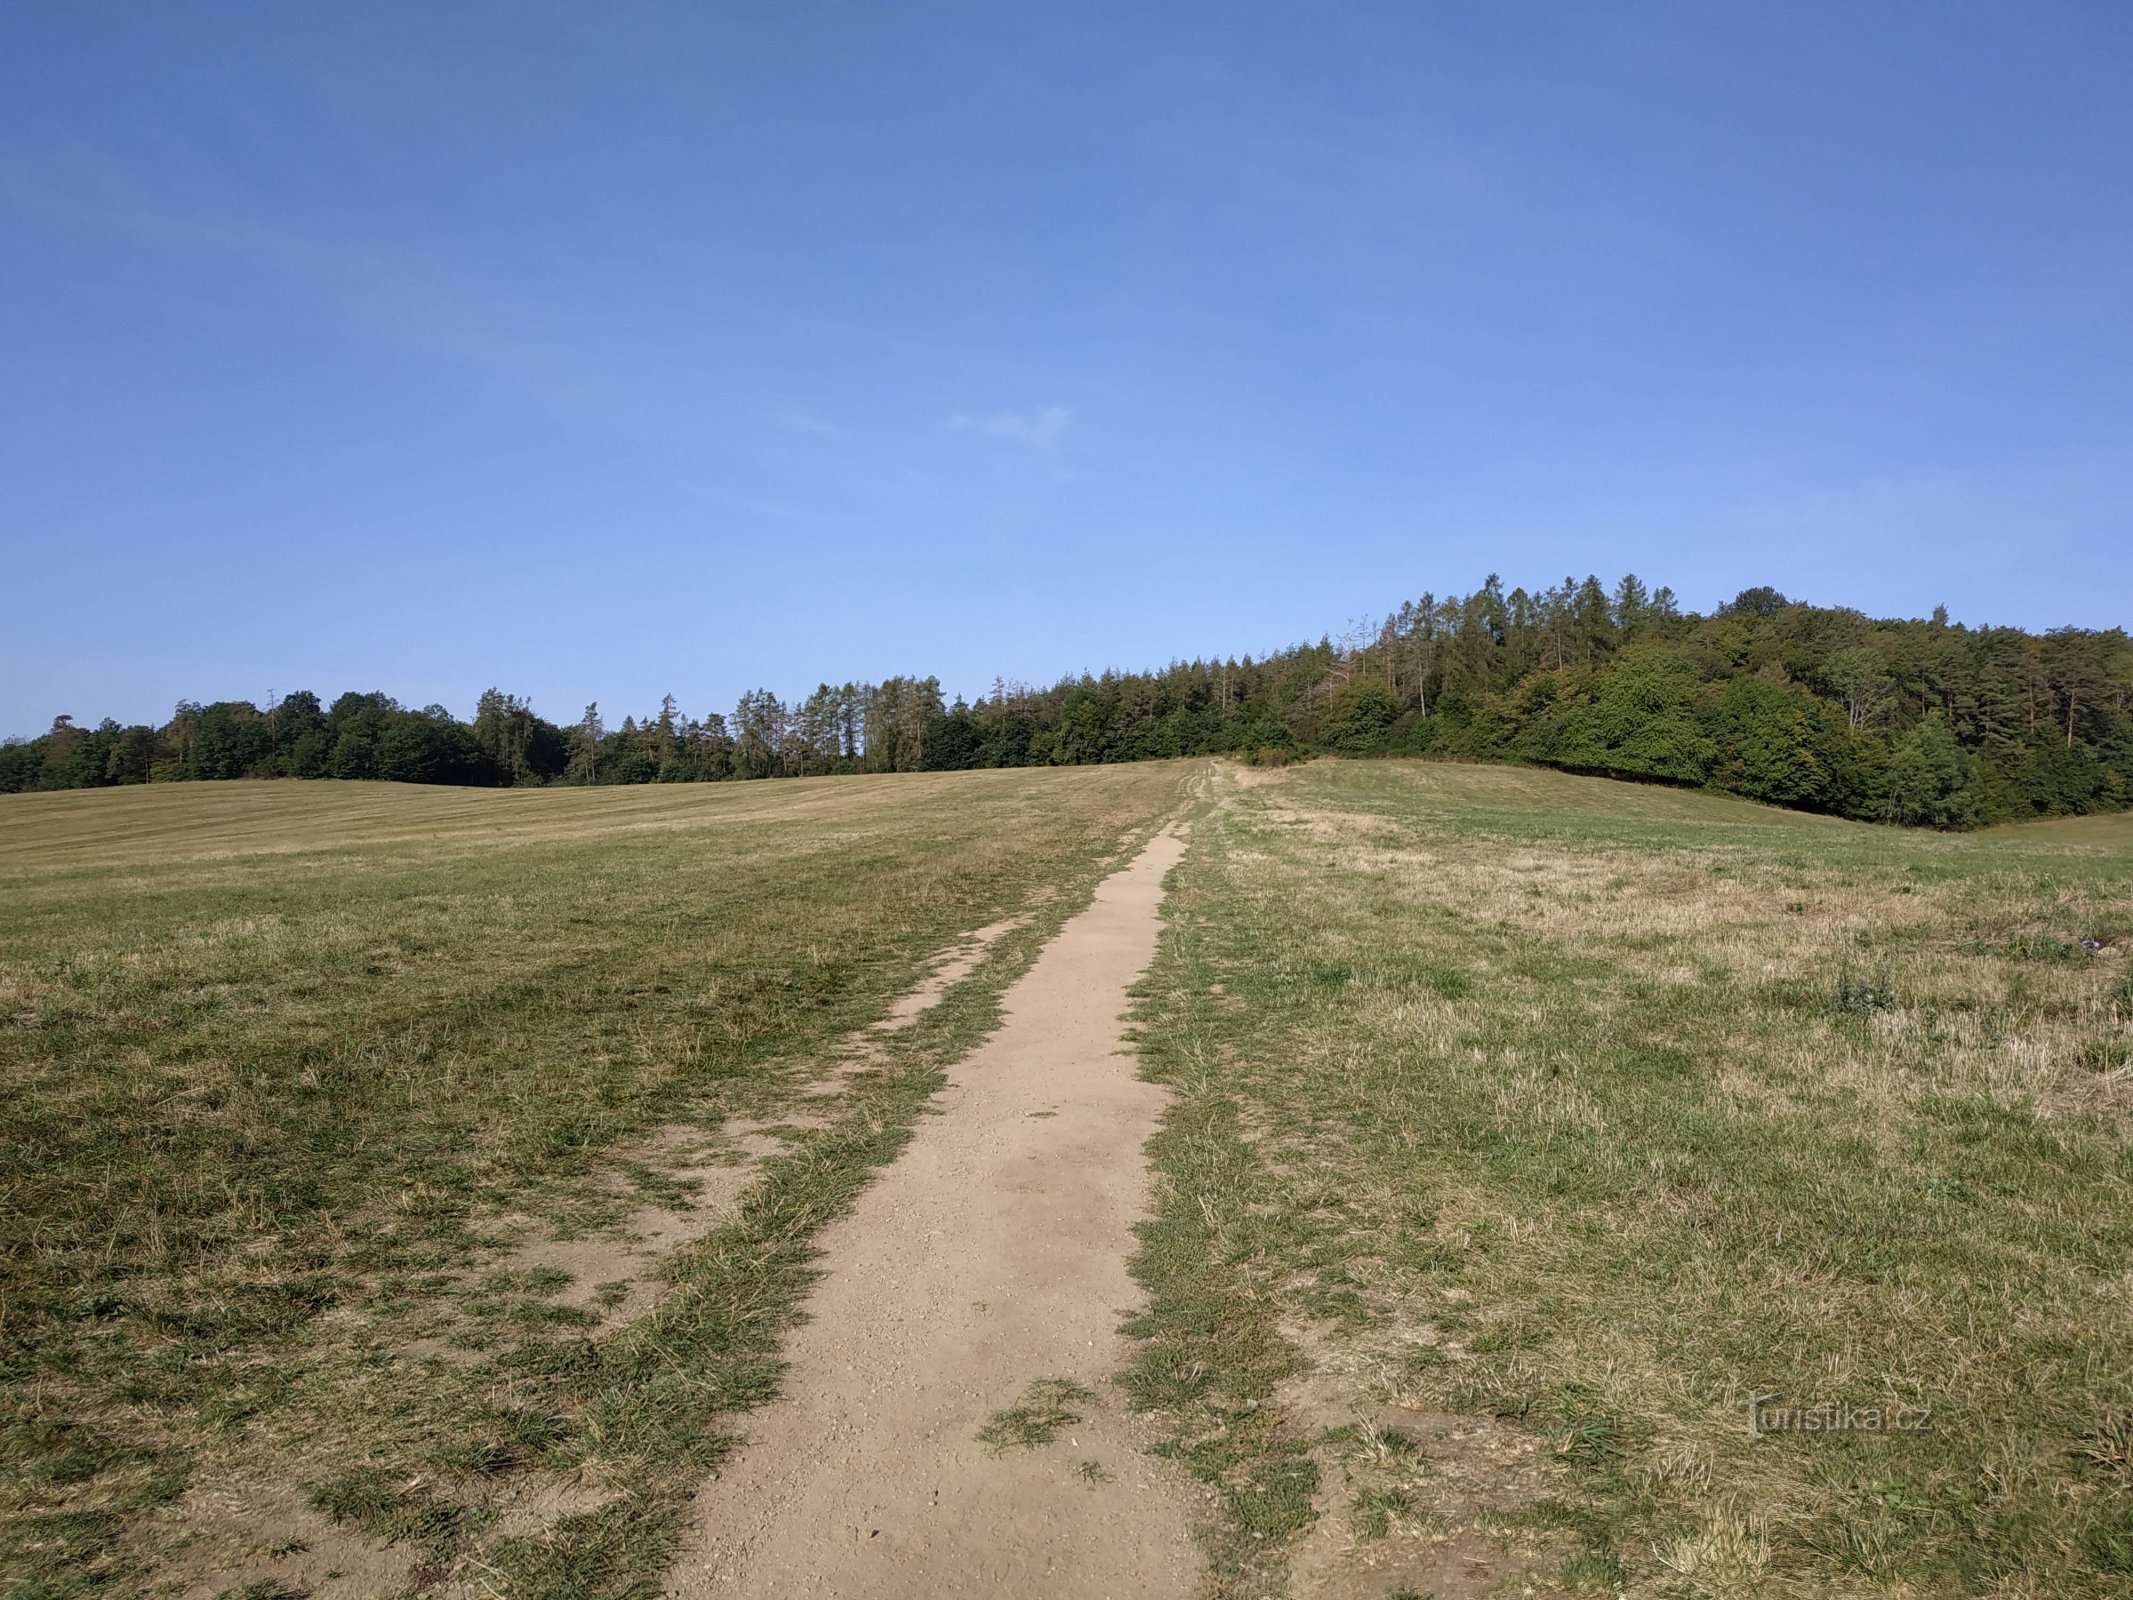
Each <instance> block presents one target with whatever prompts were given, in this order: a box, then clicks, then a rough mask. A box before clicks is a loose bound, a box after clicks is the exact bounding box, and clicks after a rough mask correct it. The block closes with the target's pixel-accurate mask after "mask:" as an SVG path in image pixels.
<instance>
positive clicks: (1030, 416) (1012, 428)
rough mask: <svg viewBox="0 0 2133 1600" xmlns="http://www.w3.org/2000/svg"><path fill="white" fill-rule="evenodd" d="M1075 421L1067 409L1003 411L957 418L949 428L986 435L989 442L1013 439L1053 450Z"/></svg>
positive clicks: (1042, 448) (951, 421)
mask: <svg viewBox="0 0 2133 1600" xmlns="http://www.w3.org/2000/svg"><path fill="white" fill-rule="evenodd" d="M1073 420H1074V419H1073V418H1072V416H1070V415H1069V414H1068V412H1067V408H1066V407H1065V406H1046V407H1044V408H1043V409H1042V410H1041V411H1032V412H1028V413H1024V412H1020V411H1003V412H1001V413H1000V414H999V415H998V416H993V417H971V416H960V415H959V416H953V417H950V418H949V419H948V426H949V427H951V428H954V429H955V430H957V431H958V432H960V433H982V434H984V435H985V436H986V437H987V438H988V439H1011V440H1013V441H1014V442H1015V443H1016V444H1028V445H1035V446H1036V447H1037V448H1038V449H1040V450H1049V449H1051V448H1052V446H1053V445H1055V444H1057V443H1058V442H1059V441H1060V440H1061V439H1062V438H1064V437H1065V435H1066V431H1067V426H1068V424H1069V423H1071V422H1072V421H1073Z"/></svg>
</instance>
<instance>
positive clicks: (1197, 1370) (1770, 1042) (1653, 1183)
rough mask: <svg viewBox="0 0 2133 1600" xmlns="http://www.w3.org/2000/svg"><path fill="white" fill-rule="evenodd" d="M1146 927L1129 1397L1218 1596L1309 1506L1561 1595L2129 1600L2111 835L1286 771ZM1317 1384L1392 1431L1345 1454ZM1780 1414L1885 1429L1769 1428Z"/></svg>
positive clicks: (2127, 868)
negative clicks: (1162, 1436)
mask: <svg viewBox="0 0 2133 1600" xmlns="http://www.w3.org/2000/svg"><path fill="white" fill-rule="evenodd" d="M1169 913H1170V917H1171V925H1170V929H1169V932H1168V934H1167V935H1166V939H1165V943H1164V948H1163V951H1162V954H1161V955H1160V957H1159V959H1158V963H1157V966H1156V968H1155V969H1154V971H1153V972H1152V973H1151V975H1150V978H1149V980H1148V981H1147V983H1146V984H1145V985H1144V988H1143V996H1144V998H1143V1001H1142V1012H1141V1021H1142V1024H1143V1027H1144V1048H1145V1050H1146V1052H1147V1058H1148V1060H1149V1063H1150V1070H1151V1071H1152V1072H1153V1073H1154V1075H1155V1076H1157V1077H1158V1078H1160V1079H1161V1080H1162V1081H1164V1082H1166V1083H1168V1084H1170V1085H1172V1086H1173V1087H1174V1088H1175V1090H1176V1091H1177V1094H1178V1099H1177V1101H1176V1103H1175V1105H1174V1108H1173V1110H1172V1111H1171V1113H1170V1114H1169V1116H1168V1118H1167V1120H1166V1123H1165V1125H1164V1129H1163V1132H1162V1133H1161V1135H1160V1136H1159V1138H1158V1140H1157V1142H1156V1145H1155V1147H1154V1154H1155V1158H1156V1161H1157V1165H1158V1169H1159V1172H1160V1174H1161V1180H1162V1181H1161V1184H1160V1186H1159V1206H1158V1209H1157V1212H1156V1214H1155V1215H1154V1216H1153V1217H1152V1218H1151V1219H1150V1221H1149V1222H1148V1223H1147V1224H1146V1225H1145V1226H1144V1228H1143V1236H1142V1248H1141V1252H1140V1255H1139V1258H1138V1261H1137V1271H1138V1272H1139V1274H1140V1276H1141V1277H1142V1279H1143V1281H1144V1282H1145V1283H1146V1284H1147V1285H1148V1287H1149V1289H1150V1291H1151V1306H1150V1310H1149V1312H1148V1314H1147V1315H1146V1316H1145V1317H1144V1318H1143V1319H1142V1320H1141V1321H1140V1322H1139V1323H1138V1324H1137V1325H1136V1327H1135V1329H1134V1331H1135V1332H1136V1333H1137V1334H1138V1335H1139V1336H1140V1337H1141V1339H1142V1341H1143V1342H1142V1345H1141V1355H1140V1357H1139V1359H1138V1360H1137V1362H1136V1364H1135V1366H1134V1367H1133V1369H1132V1370H1131V1371H1130V1372H1129V1373H1128V1374H1127V1382H1128V1384H1129V1387H1130V1388H1131V1390H1132V1392H1133V1393H1134V1395H1135V1397H1136V1398H1137V1400H1138V1401H1139V1402H1140V1403H1141V1404H1142V1405H1144V1406H1146V1407H1148V1408H1151V1409H1153V1410H1156V1411H1157V1412H1159V1413H1160V1414H1161V1415H1162V1417H1163V1419H1164V1420H1165V1422H1166V1424H1167V1426H1168V1429H1169V1432H1170V1439H1171V1442H1170V1444H1169V1446H1168V1448H1169V1449H1170V1450H1171V1451H1172V1452H1173V1453H1174V1454H1176V1455H1177V1457H1178V1458H1179V1459H1180V1460H1182V1461H1183V1462H1185V1463H1186V1464H1187V1465H1188V1466H1189V1467H1190V1468H1192V1469H1193V1470H1194V1471H1196V1472H1197V1473H1198V1474H1199V1475H1200V1476H1202V1477H1203V1478H1205V1479H1206V1480H1207V1481H1209V1482H1210V1483H1212V1484H1214V1485H1216V1486H1217V1487H1218V1488H1219V1490H1220V1491H1221V1492H1222V1498H1223V1500H1224V1502H1225V1504H1226V1505H1227V1507H1228V1517H1227V1524H1226V1531H1225V1532H1224V1533H1223V1534H1222V1535H1221V1536H1220V1537H1219V1538H1218V1539H1217V1541H1216V1548H1215V1556H1216V1581H1217V1587H1218V1589H1219V1590H1220V1591H1221V1592H1223V1593H1227V1594H1248V1593H1258V1592H1270V1591H1274V1590H1278V1589H1279V1587H1280V1585H1281V1583H1282V1573H1283V1569H1284V1565H1285V1563H1286V1561H1287V1559H1288V1557H1289V1554H1290V1553H1291V1552H1292V1551H1293V1550H1295V1549H1296V1548H1298V1547H1299V1546H1298V1541H1299V1540H1300V1539H1301V1537H1302V1536H1303V1535H1304V1534H1305V1532H1306V1531H1307V1530H1308V1529H1310V1528H1311V1527H1312V1526H1313V1524H1314V1521H1315V1519H1316V1518H1317V1517H1318V1516H1319V1515H1322V1514H1324V1515H1337V1516H1342V1517H1343V1518H1344V1519H1345V1520H1347V1521H1348V1523H1349V1525H1350V1532H1351V1536H1352V1537H1354V1538H1357V1539H1360V1540H1362V1541H1363V1542H1364V1543H1365V1544H1367V1545H1368V1547H1369V1548H1370V1549H1371V1550H1373V1551H1383V1550H1385V1549H1387V1548H1388V1547H1396V1546H1399V1545H1400V1544H1401V1541H1403V1540H1407V1541H1410V1542H1411V1543H1412V1545H1413V1547H1414V1548H1416V1549H1421V1548H1423V1547H1424V1546H1425V1545H1426V1544H1427V1542H1428V1541H1430V1540H1432V1539H1444V1538H1454V1539H1471V1540H1476V1541H1484V1542H1485V1543H1486V1544H1487V1545H1488V1546H1489V1547H1490V1548H1493V1549H1494V1550H1496V1551H1497V1552H1499V1553H1500V1554H1501V1555H1502V1557H1503V1559H1504V1560H1506V1561H1510V1562H1514V1563H1515V1562H1525V1563H1528V1564H1529V1565H1531V1564H1535V1563H1540V1564H1543V1565H1542V1566H1541V1567H1540V1568H1538V1569H1537V1570H1538V1572H1539V1576H1538V1578H1537V1579H1536V1581H1541V1582H1544V1583H1546V1584H1552V1585H1554V1586H1555V1587H1557V1588H1559V1589H1561V1590H1564V1591H1569V1592H1591V1593H1605V1594H1615V1593H1627V1594H1633V1595H1667V1596H1689V1595H1717V1594H1740V1595H1757V1596H1761V1595H1771V1596H1798V1597H1807V1596H1817V1597H1819V1596H1831V1595H1839V1596H1842V1595H1869V1594H1873V1595H1885V1594H1889V1593H1913V1594H1936V1595H1940V1594H1949V1595H1958V1594H1977V1595H2002V1596H2015V1595H2022V1596H2029V1595H2036V1596H2044V1595H2052V1596H2068V1597H2085V1596H2104V1595H2117V1594H2125V1593H2127V1592H2129V1588H2133V1553H2129V1552H2133V1518H2129V1516H2128V1514H2127V1512H2126V1509H2125V1508H2126V1506H2127V1504H2128V1501H2127V1498H2126V1497H2127V1494H2128V1491H2129V1489H2133V1468H2129V1467H2128V1465H2127V1461H2128V1456H2127V1452H2126V1444H2125V1441H2126V1439H2127V1438H2128V1437H2129V1436H2133V1435H2129V1428H2133V1424H2129V1423H2128V1421H2127V1418H2128V1416H2129V1401H2133V1291H2129V1288H2128V1285H2129V1283H2133V1279H2129V1278H2128V1276H2127V1270H2126V1263H2127V1261H2128V1260H2129V1259H2133V1139H2129V1135H2128V1116H2129V1114H2133V1004H2128V1003H2126V1002H2125V1001H2124V999H2123V996H2124V995H2125V994H2126V993H2128V992H2133V988H2129V985H2128V978H2127V974H2128V971H2129V957H2133V835H2129V834H2128V833H2127V831H2126V826H2125V823H2124V819H2122V818H2101V819H2094V820H2093V821H2083V822H2061V823H2055V824H2050V825H2044V826H2037V827H2028V828H2021V829H2006V830H1998V831H1994V832H1989V833H1985V834H1978V835H1970V836H1958V837H1948V836H1939V835H1926V834H1916V833H1903V832H1897V831H1895V830H1890V829H1879V828H1871V827H1865V826H1858V825H1852V824H1845V823H1838V822H1831V821H1826V820H1821V819H1815V818H1809V817H1802V816H1798V815H1793V814H1788V813H1783V812H1776V811H1770V810H1766V809H1763V808H1760V807H1757V806H1753V805H1750V804H1747V803H1744V802H1739V801H1734V800H1729V799H1723V798H1718V797H1713V796H1706V795H1697V794H1688V793H1682V792H1678V791H1670V790H1663V789H1655V788H1647V787H1640V786H1631V785H1622V784H1610V783H1605V782H1602V781H1599V780H1587V779H1577V778H1570V777H1566V776H1562V775H1556V774H1548V773H1541V772H1530V771H1517V770H1507V769H1502V768H1481V767H1461V766H1453V765H1440V764H1422V763H1412V762H1372V763H1328V762H1320V763H1314V764H1312V765H1310V766H1307V767H1304V768H1301V769H1296V770H1294V771H1292V772H1291V773H1289V774H1288V775H1287V776H1286V779H1285V781H1282V782H1280V783H1278V784H1274V785H1272V786H1255V787H1250V788H1247V789H1246V790H1244V791H1243V792H1242V793H1241V794H1240V795H1238V796H1237V797H1236V798H1235V799H1234V800H1232V801H1231V802H1230V803H1229V804H1227V805H1225V806H1224V807H1223V808H1221V809H1220V810H1218V811H1217V812H1216V813H1215V814H1214V815H1212V816H1210V817H1208V818H1206V819H1204V820H1203V821H1202V822H1201V823H1200V824H1199V826H1198V828H1197V830H1196V832H1195V835H1194V839H1193V848H1192V851H1191V853H1190V855H1189V856H1188V858H1187V860H1186V862H1185V863H1184V864H1183V865H1182V866H1181V868H1180V869H1179V871H1178V872H1177V874H1176V875H1175V877H1174V878H1173V881H1172V894H1171V900H1170V905H1169ZM2084 941H2095V943H2096V944H2097V945H2098V946H2100V948H2099V949H2095V950H2091V949H2088V948H2085V947H2084ZM1329 1385H1331V1386H1333V1387H1334V1388H1337V1389H1340V1390H1342V1391H1343V1392H1344V1393H1345V1395H1346V1396H1347V1399H1348V1401H1349V1402H1350V1403H1351V1404H1352V1405H1353V1407H1354V1408H1355V1410H1356V1412H1357V1414H1358V1415H1369V1414H1373V1413H1376V1414H1382V1415H1385V1416H1404V1417H1412V1418H1415V1419H1418V1425H1420V1424H1423V1423H1426V1424H1428V1425H1429V1426H1430V1427H1431V1428H1433V1429H1434V1430H1435V1431H1434V1432H1432V1433H1429V1434H1428V1437H1427V1438H1425V1439H1424V1441H1423V1443H1422V1444H1421V1445H1420V1447H1419V1448H1417V1449H1415V1450H1406V1449H1373V1450H1371V1451H1367V1452H1358V1451H1357V1450H1356V1449H1354V1448H1353V1447H1352V1444H1349V1443H1346V1442H1344V1441H1346V1440H1348V1439H1349V1437H1350V1436H1349V1435H1347V1434H1345V1433H1342V1432H1340V1431H1339V1430H1336V1432H1335V1433H1334V1434H1332V1435H1326V1434H1324V1433H1323V1432H1322V1430H1321V1427H1320V1425H1319V1423H1318V1422H1317V1421H1315V1420H1314V1417H1313V1409H1314V1407H1322V1405H1323V1395H1324V1392H1325V1390H1326V1389H1327V1386H1329ZM1757 1396H1763V1397H1767V1398H1766V1399H1765V1400H1764V1401H1763V1409H1762V1411H1761V1412H1759V1416H1760V1417H1761V1418H1762V1419H1763V1420H1764V1422H1765V1426H1764V1427H1763V1428H1762V1429H1761V1436H1760V1437H1758V1436H1755V1435H1753V1434H1751V1431H1750V1428H1749V1418H1748V1411H1747V1409H1746V1405H1747V1402H1749V1401H1750V1400H1752V1399H1753V1398H1754V1397H1757ZM1306 1397H1312V1398H1309V1399H1307V1398H1306ZM1824 1405H1828V1406H1834V1407H1838V1408H1849V1410H1848V1412H1846V1411H1840V1412H1838V1413H1833V1414H1836V1415H1843V1416H1848V1417H1849V1418H1850V1420H1851V1421H1852V1422H1853V1423H1854V1424H1857V1423H1858V1420H1859V1418H1860V1416H1861V1415H1862V1414H1864V1413H1868V1412H1875V1413H1878V1416H1879V1420H1880V1422H1881V1426H1882V1431H1878V1432H1875V1431H1864V1430H1862V1429H1860V1428H1858V1427H1856V1426H1855V1427H1854V1428H1853V1431H1846V1432H1830V1431H1807V1429H1806V1428H1805V1427H1801V1426H1795V1427H1793V1428H1791V1429H1784V1428H1780V1427H1777V1426H1775V1425H1774V1424H1776V1423H1781V1422H1783V1421H1784V1420H1786V1414H1787V1413H1802V1412H1812V1411H1813V1408H1816V1407H1820V1406H1824ZM1813 1414H1814V1415H1818V1416H1819V1415H1823V1414H1822V1413H1813ZM1899 1416H1901V1417H1902V1418H1903V1419H1904V1421H1905V1424H1906V1425H1905V1426H1903V1427H1901V1428H1899V1426H1898V1425H1897V1422H1896V1419H1897V1418H1898V1417H1899ZM1920 1418H1923V1419H1924V1421H1923V1424H1922V1425H1917V1426H1912V1424H1917V1423H1918V1421H1919V1419H1920ZM1432 1440H1434V1441H1436V1442H1434V1443H1433V1442H1431V1441H1432ZM1447 1441H1455V1442H1447ZM1409 1525H1413V1531H1409ZM1478 1547H1479V1546H1477V1548H1478ZM1357 1559H1360V1558H1357ZM1370 1559H1371V1560H1373V1561H1375V1560H1381V1559H1383V1558H1382V1557H1380V1556H1372V1557H1370ZM1392 1571H1393V1569H1391V1568H1386V1569H1384V1570H1383V1572H1382V1573H1381V1574H1380V1575H1381V1577H1382V1578H1383V1581H1384V1582H1386V1583H1388V1584H1389V1583H1391V1582H1392V1578H1391V1573H1392Z"/></svg>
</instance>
